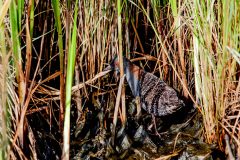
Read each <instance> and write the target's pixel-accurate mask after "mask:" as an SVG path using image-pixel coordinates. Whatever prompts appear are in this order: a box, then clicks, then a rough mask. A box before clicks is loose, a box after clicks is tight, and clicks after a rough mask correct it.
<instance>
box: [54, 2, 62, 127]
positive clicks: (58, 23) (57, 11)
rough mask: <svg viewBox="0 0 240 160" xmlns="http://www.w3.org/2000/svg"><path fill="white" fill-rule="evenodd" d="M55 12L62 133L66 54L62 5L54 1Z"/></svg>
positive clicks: (60, 125)
mask: <svg viewBox="0 0 240 160" xmlns="http://www.w3.org/2000/svg"><path fill="white" fill-rule="evenodd" d="M52 5H53V11H54V16H55V23H56V27H57V32H58V47H59V60H60V71H61V74H60V113H59V128H60V131H62V122H63V117H64V52H63V35H62V23H61V17H60V3H59V0H53V1H52Z"/></svg>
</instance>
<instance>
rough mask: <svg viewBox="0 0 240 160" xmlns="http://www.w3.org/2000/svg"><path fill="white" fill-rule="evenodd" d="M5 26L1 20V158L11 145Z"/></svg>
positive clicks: (0, 4)
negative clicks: (9, 136)
mask: <svg viewBox="0 0 240 160" xmlns="http://www.w3.org/2000/svg"><path fill="white" fill-rule="evenodd" d="M2 7H3V4H2V0H0V10H1V11H2V10H3V8H2ZM0 16H1V17H3V18H4V16H5V15H3V13H1V15H0ZM4 31H5V27H4V24H3V22H2V21H1V22H0V57H1V59H2V64H0V72H1V73H0V89H1V90H0V94H1V96H0V107H1V108H0V110H1V111H2V112H1V115H0V128H1V133H0V159H6V158H7V155H8V151H7V148H8V145H9V138H8V131H7V128H8V126H7V124H8V121H9V118H8V116H7V112H8V106H7V70H8V58H7V50H6V42H5V38H6V37H5V35H4Z"/></svg>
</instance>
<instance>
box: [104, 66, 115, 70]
mask: <svg viewBox="0 0 240 160" xmlns="http://www.w3.org/2000/svg"><path fill="white" fill-rule="evenodd" d="M109 70H113V68H112V66H111V65H109V66H107V67H106V68H105V69H104V70H103V71H109Z"/></svg>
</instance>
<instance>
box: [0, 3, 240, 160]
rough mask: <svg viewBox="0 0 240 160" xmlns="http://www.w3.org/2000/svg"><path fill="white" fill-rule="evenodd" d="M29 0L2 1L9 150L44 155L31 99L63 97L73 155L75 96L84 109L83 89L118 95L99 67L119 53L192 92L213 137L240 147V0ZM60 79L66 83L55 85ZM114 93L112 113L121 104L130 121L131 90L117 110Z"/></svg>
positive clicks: (37, 103)
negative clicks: (107, 88) (38, 150)
mask: <svg viewBox="0 0 240 160" xmlns="http://www.w3.org/2000/svg"><path fill="white" fill-rule="evenodd" d="M23 2H24V1H23V0H20V1H19V3H16V1H10V0H5V1H1V0H0V28H1V29H0V46H1V47H0V51H1V54H0V63H1V64H0V69H1V70H2V71H1V79H0V80H1V88H0V89H1V103H0V104H1V106H0V107H1V108H0V112H1V115H2V116H1V117H2V119H1V125H0V126H1V129H2V130H1V131H2V132H1V133H0V134H1V136H0V140H1V142H4V143H5V142H9V143H5V144H4V145H3V144H2V143H1V144H0V145H1V146H4V147H1V150H0V156H1V157H0V158H3V159H5V158H6V157H11V156H12V157H14V156H16V157H20V158H22V159H24V158H30V157H31V158H32V157H36V155H35V154H34V151H35V150H34V148H35V146H34V143H31V144H30V145H27V146H29V147H30V148H31V152H30V155H25V154H26V153H27V152H25V151H24V150H23V148H24V146H25V144H24V142H25V140H26V139H24V138H26V137H27V139H29V141H30V142H33V141H34V137H31V136H29V135H30V134H31V126H30V125H28V122H27V118H26V113H32V112H31V111H32V110H31V109H30V106H31V107H32V106H34V107H36V108H34V109H36V110H38V111H41V107H42V106H44V105H45V106H48V107H47V108H48V109H49V110H51V109H52V108H53V106H49V104H52V102H54V103H55V104H59V108H57V107H56V108H57V109H59V111H60V114H59V118H58V119H57V121H58V122H57V123H58V124H59V126H58V127H59V128H60V130H61V131H62V124H63V113H64V112H65V115H66V117H65V120H66V122H65V124H64V128H65V132H64V135H63V137H64V138H63V139H65V140H64V142H65V143H64V145H65V148H64V153H65V154H67V155H65V156H66V157H69V154H68V153H67V152H68V151H69V150H68V149H69V130H70V129H69V128H70V117H69V116H70V110H71V108H70V102H71V100H72V98H71V95H72V94H74V96H75V99H78V100H77V101H76V106H77V110H78V116H79V117H81V114H82V108H83V104H82V99H83V97H84V98H86V99H90V97H89V96H90V93H91V92H93V91H94V92H97V93H96V95H103V94H109V93H108V92H104V93H103V91H104V85H107V84H108V83H110V81H108V80H109V79H107V78H105V79H104V80H105V81H103V78H101V77H100V76H99V74H98V73H100V72H101V71H103V69H104V68H105V67H106V63H109V62H110V61H111V60H112V58H113V57H114V56H115V55H119V57H120V60H121V59H122V56H126V57H128V58H136V59H135V60H141V61H139V64H140V65H141V66H142V67H144V68H145V69H146V70H148V71H150V72H153V73H154V74H156V75H159V77H160V78H161V79H163V80H165V81H166V82H167V83H168V84H169V85H171V86H173V87H174V88H176V89H177V90H179V91H180V94H181V95H183V96H185V97H186V98H188V99H191V100H192V101H193V102H194V103H195V106H196V107H197V108H198V111H199V112H200V113H201V114H202V117H203V125H204V133H203V135H202V136H203V137H204V140H205V141H206V142H208V143H215V142H218V144H219V146H220V147H222V148H221V149H224V148H223V147H224V146H223V144H222V139H223V137H224V134H226V133H227V134H228V135H229V136H230V139H231V141H233V142H235V143H236V145H237V146H238V148H240V138H239V137H240V136H239V134H240V130H239V128H240V126H239V118H240V107H239V105H240V103H239V96H240V94H239V92H240V80H239V64H240V56H239V51H240V45H239V44H240V38H239V35H240V21H239V19H240V5H239V1H233V0H232V1H227V0H222V1H216V0H209V1H199V0H181V1H174V0H169V1H166V0H165V1H159V0H152V1H147V0H146V1H140V0H130V1H121V0H118V1H109V0H99V1H96V0H91V1H89V0H83V1H76V2H78V4H77V3H75V1H58V0H53V2H48V1H47V2H45V1H34V0H32V1H28V2H27V3H26V4H24V3H23ZM76 4H77V5H76ZM76 6H77V8H78V9H77V12H75V13H74V11H76V9H74V8H75V7H76ZM75 38H76V39H75ZM75 53H76V55H75ZM69 56H72V57H69ZM75 59H76V63H75ZM143 59H144V60H145V61H142V60H143ZM33 62H36V63H33ZM70 62H71V64H70ZM145 62H146V63H145ZM56 64H58V65H56ZM121 64H122V63H121ZM74 67H75V72H74V74H73V71H74ZM69 68H70V70H67V69H69ZM45 69H48V71H45ZM59 71H60V72H59ZM59 75H60V78H59V77H58V76H59ZM101 75H102V74H101ZM13 76H14V77H13ZM72 76H74V77H72ZM122 76H123V71H122V69H121V77H122ZM10 77H11V78H10ZM96 77H97V78H98V79H97V78H96ZM57 78H59V79H60V82H59V84H56V83H55V80H56V79H57ZM74 80H75V81H74ZM85 82H86V83H85ZM72 83H73V84H72ZM72 85H73V86H75V87H73V89H71V88H72ZM116 86H118V85H116ZM65 87H66V88H65ZM78 87H79V88H78ZM76 88H78V90H77V91H76ZM65 89H66V92H65ZM73 91H74V93H72V92H73ZM122 91H124V89H122ZM39 94H40V95H41V96H40V97H38V96H39ZM65 94H66V95H65ZM65 97H66V99H65ZM105 97H106V98H107V99H106V100H105V102H107V104H106V106H104V107H105V108H104V109H106V110H110V111H111V113H112V115H114V110H117V111H118V112H115V115H114V117H115V119H114V121H115V122H114V123H116V118H117V117H121V120H122V122H123V123H122V124H125V122H126V121H127V118H126V109H127V108H126V107H127V106H126V107H125V99H124V93H123V94H122V101H121V102H122V104H121V105H122V108H121V109H120V108H116V107H119V106H118V105H120V103H119V100H118V101H116V102H114V103H117V105H116V107H115V109H113V108H108V106H109V103H112V102H110V100H111V98H110V96H105ZM33 104H34V105H33ZM64 107H66V109H64ZM187 107H191V106H187ZM7 113H9V115H11V116H9V117H8V116H7ZM48 114H49V117H51V116H52V114H54V113H53V112H48ZM116 114H119V115H120V116H117V115H116ZM79 117H78V119H80V118H79ZM10 124H11V125H10ZM24 126H25V128H24ZM26 128H28V129H29V130H28V132H26V130H25V129H26ZM29 137H31V138H29ZM63 139H61V140H59V142H62V141H63ZM10 146H11V147H10ZM25 147H26V146H25ZM30 148H28V149H29V150H30ZM238 154H239V155H240V150H239V149H238Z"/></svg>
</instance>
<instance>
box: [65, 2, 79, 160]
mask: <svg viewBox="0 0 240 160" xmlns="http://www.w3.org/2000/svg"><path fill="white" fill-rule="evenodd" d="M77 11H78V1H77V0H76V1H75V8H74V21H73V30H72V36H71V38H72V39H71V40H69V44H70V47H69V54H68V63H67V77H66V100H65V101H66V103H65V105H66V109H65V117H64V131H63V153H62V155H63V156H62V157H63V158H64V159H69V149H70V107H71V95H72V83H73V74H74V66H75V60H76V45H77V15H78V12H77Z"/></svg>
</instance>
